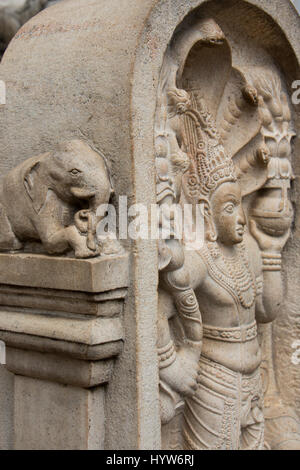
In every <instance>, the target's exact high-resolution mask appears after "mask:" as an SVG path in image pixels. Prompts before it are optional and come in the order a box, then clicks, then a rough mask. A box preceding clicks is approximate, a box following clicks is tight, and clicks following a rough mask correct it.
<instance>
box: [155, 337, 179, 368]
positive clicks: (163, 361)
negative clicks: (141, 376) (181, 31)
mask: <svg viewBox="0 0 300 470" xmlns="http://www.w3.org/2000/svg"><path fill="white" fill-rule="evenodd" d="M157 352H158V359H159V368H160V369H165V368H166V367H169V366H170V365H171V364H173V362H175V360H176V350H175V346H174V343H173V341H172V340H171V341H170V342H169V343H168V344H167V345H166V346H164V347H162V348H158V350H157Z"/></svg>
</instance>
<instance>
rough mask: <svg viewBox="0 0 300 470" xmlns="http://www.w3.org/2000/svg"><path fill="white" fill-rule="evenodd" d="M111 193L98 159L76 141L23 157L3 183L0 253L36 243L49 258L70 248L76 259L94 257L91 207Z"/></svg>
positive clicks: (107, 198) (101, 163)
mask: <svg viewBox="0 0 300 470" xmlns="http://www.w3.org/2000/svg"><path fill="white" fill-rule="evenodd" d="M111 193H112V186H111V183H110V179H109V174H108V170H107V168H106V164H105V161H104V158H103V157H102V156H101V155H100V154H98V153H97V152H95V151H94V150H93V149H92V148H91V147H90V146H89V145H88V144H87V143H85V142H83V141H81V140H72V141H69V142H64V143H62V144H60V145H58V147H57V149H56V150H55V151H53V152H49V153H46V154H43V155H40V156H37V157H33V158H29V159H28V160H26V161H24V162H23V163H21V164H20V165H18V166H17V167H16V168H14V169H13V170H11V171H10V172H9V173H8V174H7V175H6V176H5V177H4V180H3V185H2V190H1V195H0V250H2V251H15V250H20V249H22V248H23V245H24V242H26V241H31V240H38V241H41V242H42V245H43V246H44V248H45V250H46V251H47V252H48V253H50V254H61V253H64V252H66V251H68V250H70V249H73V250H74V252H75V256H76V258H89V257H93V256H97V255H99V247H98V244H97V241H96V224H95V220H96V209H97V207H98V206H99V205H101V204H106V203H108V202H109V199H110V195H111Z"/></svg>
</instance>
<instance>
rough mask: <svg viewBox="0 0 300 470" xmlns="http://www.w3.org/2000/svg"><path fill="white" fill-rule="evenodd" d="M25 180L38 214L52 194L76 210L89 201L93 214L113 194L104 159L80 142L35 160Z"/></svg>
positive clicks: (67, 143)
mask: <svg viewBox="0 0 300 470" xmlns="http://www.w3.org/2000/svg"><path fill="white" fill-rule="evenodd" d="M23 178H24V185H25V189H26V192H27V194H28V195H29V197H30V199H31V200H32V205H33V208H34V210H35V211H36V212H37V213H38V212H39V211H40V210H41V209H42V207H43V206H44V204H45V202H46V198H47V194H48V191H49V190H52V191H53V192H54V193H55V194H56V195H57V196H58V198H59V199H61V200H63V201H65V202H66V203H69V204H72V205H75V206H76V204H77V205H78V204H79V203H80V202H81V201H86V202H87V206H88V208H89V209H91V210H92V211H93V212H96V209H97V207H98V206H99V205H100V204H105V203H108V201H109V199H110V195H111V193H112V191H113V190H112V186H111V182H110V179H109V174H108V170H107V168H106V164H105V160H104V158H103V157H102V156H101V155H100V154H99V153H97V152H95V151H94V150H93V149H92V148H91V147H90V146H89V145H88V144H87V143H86V142H84V141H81V140H71V141H68V142H64V143H62V144H59V145H58V147H57V149H56V150H55V151H54V152H52V153H47V154H44V155H42V156H40V157H37V158H35V159H32V161H31V162H30V164H29V165H28V166H27V168H26V170H25V173H24V175H23Z"/></svg>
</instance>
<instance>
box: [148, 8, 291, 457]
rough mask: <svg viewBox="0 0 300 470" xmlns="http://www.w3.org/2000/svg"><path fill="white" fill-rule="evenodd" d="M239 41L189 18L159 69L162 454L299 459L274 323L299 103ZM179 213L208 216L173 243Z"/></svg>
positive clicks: (206, 21) (268, 62)
mask: <svg viewBox="0 0 300 470" xmlns="http://www.w3.org/2000/svg"><path fill="white" fill-rule="evenodd" d="M231 40H232V38H230V33H229V32H228V28H227V34H226V35H225V33H224V32H223V29H222V28H221V26H220V25H219V24H218V23H217V21H215V19H213V18H212V17H210V16H209V15H208V14H207V15H205V14H203V16H202V17H201V16H200V15H199V16H198V17H193V18H192V17H191V18H189V21H187V22H186V23H185V25H184V26H182V27H181V28H178V30H177V31H176V34H175V35H174V37H173V39H172V41H171V43H170V45H169V47H168V50H167V52H166V54H165V58H164V62H163V66H162V70H161V77H160V86H159V90H158V97H157V113H156V124H155V135H156V142H155V149H156V164H157V200H158V203H159V204H160V205H161V218H160V221H161V226H160V227H161V240H160V242H159V257H160V266H159V268H160V286H159V322H158V356H159V374H160V397H161V419H162V439H163V444H162V445H163V448H165V449H195V450H201V449H220V450H221V449H222V450H226V449H227V450H233V449H248V450H250V449H253V450H254V449H265V448H266V449H270V448H272V449H276V448H285V449H299V448H300V420H299V418H298V416H297V413H296V410H294V409H292V407H290V406H288V405H286V404H285V403H284V399H283V398H282V397H281V393H280V390H279V388H278V385H277V380H276V367H274V363H273V350H272V349H273V339H272V338H273V336H272V335H273V333H272V326H271V324H272V322H273V321H274V320H275V319H276V317H277V316H278V315H282V314H283V312H282V311H281V306H282V301H283V296H284V285H283V279H282V274H281V268H282V252H283V250H284V248H285V245H286V243H287V240H288V239H289V237H290V234H291V227H292V222H293V217H294V212H293V207H292V203H291V200H290V189H291V185H292V184H293V180H294V173H293V169H292V142H293V137H294V136H295V130H294V123H293V119H292V111H291V110H292V107H291V103H290V100H289V97H288V93H287V88H286V83H285V81H284V78H283V76H282V74H281V71H280V69H279V68H278V67H277V66H276V64H275V62H274V61H273V59H272V57H271V56H269V55H268V53H267V52H266V51H263V50H261V51H260V52H259V51H256V50H255V51H254V52H253V50H251V47H252V46H251V44H250V45H249V47H248V49H247V48H245V47H243V48H241V51H240V53H238V52H237V51H236V50H235V51H234V54H233V51H232V45H231ZM232 41H233V40H232ZM233 43H234V47H235V49H236V48H237V44H236V38H235V40H234V41H233ZM259 53H260V54H261V55H262V57H258V54H259ZM243 54H244V56H243ZM247 54H248V56H247ZM233 57H234V61H233ZM174 204H175V205H176V204H178V205H181V206H184V205H185V204H190V205H191V207H192V214H194V216H195V214H196V212H197V208H198V207H199V206H200V208H201V210H200V212H201V211H202V217H203V224H204V236H203V239H198V240H197V239H196V240H193V242H191V241H190V240H189V238H188V237H186V238H181V239H180V237H177V234H176V226H175V223H174V214H173V215H172V210H171V211H168V210H166V207H167V208H168V207H170V206H172V207H173V206H174ZM166 219H168V220H167V222H169V225H170V227H171V231H170V236H169V237H165V236H164V235H165V233H164V221H166ZM194 222H195V221H194ZM192 225H193V224H192Z"/></svg>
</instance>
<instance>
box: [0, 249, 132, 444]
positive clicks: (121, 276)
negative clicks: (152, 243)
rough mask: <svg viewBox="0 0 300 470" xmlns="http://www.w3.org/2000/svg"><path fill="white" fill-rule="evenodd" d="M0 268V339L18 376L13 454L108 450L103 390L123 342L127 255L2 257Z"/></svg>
mask: <svg viewBox="0 0 300 470" xmlns="http://www.w3.org/2000/svg"><path fill="white" fill-rule="evenodd" d="M0 265H1V266H2V267H1V269H0V271H1V274H0V277H1V279H0V283H1V287H0V291H1V292H0V302H1V305H2V307H1V311H0V339H1V340H2V341H4V342H5V343H6V346H7V348H6V362H7V364H6V366H7V369H8V370H9V371H11V372H12V373H13V374H14V375H15V381H14V448H15V449H103V448H104V442H105V395H106V385H107V384H108V382H109V380H110V378H111V374H112V371H113V367H114V359H115V358H116V357H117V355H118V354H119V353H120V352H121V350H122V345H123V339H124V338H123V326H122V311H123V303H124V299H125V296H126V292H127V284H128V257H127V256H126V255H120V256H117V257H109V256H108V257H103V258H100V259H94V260H76V259H62V258H55V257H47V256H44V255H24V254H23V255H19V254H7V255H6V254H2V255H0ZM4 268H5V269H4ZM5 271H6V273H7V274H8V273H9V274H8V275H5V274H4V273H5Z"/></svg>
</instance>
